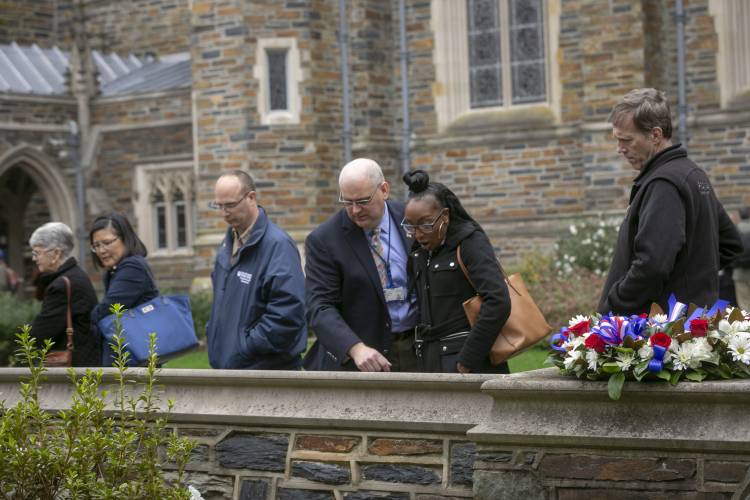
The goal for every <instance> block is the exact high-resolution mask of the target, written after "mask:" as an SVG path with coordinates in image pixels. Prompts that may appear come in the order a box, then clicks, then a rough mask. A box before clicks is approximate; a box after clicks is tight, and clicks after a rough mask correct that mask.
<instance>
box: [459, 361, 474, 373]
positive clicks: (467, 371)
mask: <svg viewBox="0 0 750 500" xmlns="http://www.w3.org/2000/svg"><path fill="white" fill-rule="evenodd" d="M456 369H457V370H458V373H471V370H469V369H468V368H466V367H465V366H464V365H462V364H461V363H456Z"/></svg>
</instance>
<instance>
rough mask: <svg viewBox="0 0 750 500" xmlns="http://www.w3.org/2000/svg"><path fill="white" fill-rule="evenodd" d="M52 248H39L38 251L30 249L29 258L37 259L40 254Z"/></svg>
mask: <svg viewBox="0 0 750 500" xmlns="http://www.w3.org/2000/svg"><path fill="white" fill-rule="evenodd" d="M52 250H54V248H45V249H44V250H40V251H38V252H37V251H36V250H32V251H31V258H32V259H38V258H39V257H41V255H42V254H43V253H47V252H50V251H52Z"/></svg>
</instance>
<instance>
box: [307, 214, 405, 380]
mask: <svg viewBox="0 0 750 500" xmlns="http://www.w3.org/2000/svg"><path fill="white" fill-rule="evenodd" d="M387 203H388V210H389V213H390V216H391V219H392V222H393V223H394V227H398V228H399V235H400V236H401V241H402V243H403V245H404V251H405V252H408V248H409V247H408V246H407V241H406V235H405V234H404V233H403V230H401V226H399V223H400V222H401V219H402V218H403V216H404V204H403V202H400V201H387ZM305 288H306V290H305V296H306V303H307V322H308V325H309V326H310V328H311V329H312V330H313V331H314V332H315V335H316V336H317V340H316V341H315V344H314V345H313V347H312V348H311V349H310V352H308V354H307V356H305V360H304V366H305V369H306V370H357V367H356V365H355V364H354V362H353V361H352V360H351V359H350V358H349V356H348V354H347V352H348V351H349V349H350V348H351V347H352V346H353V345H354V344H356V343H358V342H364V343H365V345H367V346H368V347H371V348H373V349H377V350H378V351H380V352H381V353H383V354H387V353H388V351H389V350H390V347H391V318H390V315H389V314H388V308H387V306H386V303H385V297H384V296H383V287H382V285H381V284H380V278H379V277H378V270H377V268H376V267H375V261H374V260H373V258H372V253H371V251H370V247H369V246H368V243H367V238H366V237H365V234H364V232H363V231H362V229H361V228H359V227H358V226H357V225H356V224H354V222H352V221H351V219H350V218H349V216H348V215H347V213H346V209H341V210H340V211H339V212H337V213H336V214H335V215H334V216H333V217H331V218H330V219H329V220H327V221H326V222H324V223H323V224H321V225H320V226H319V227H317V228H316V229H315V230H314V231H313V232H312V233H310V235H309V236H308V237H307V239H306V240H305Z"/></svg>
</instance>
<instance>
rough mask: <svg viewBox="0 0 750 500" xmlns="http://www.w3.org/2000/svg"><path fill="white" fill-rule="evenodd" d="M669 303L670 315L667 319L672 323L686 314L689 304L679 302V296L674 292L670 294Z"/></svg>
mask: <svg viewBox="0 0 750 500" xmlns="http://www.w3.org/2000/svg"><path fill="white" fill-rule="evenodd" d="M667 303H668V304H669V315H668V316H667V321H669V322H670V323H671V322H672V321H676V320H677V318H679V317H680V316H682V315H683V314H685V311H686V310H687V304H683V303H682V302H678V301H677V297H675V296H674V294H670V296H669V300H667Z"/></svg>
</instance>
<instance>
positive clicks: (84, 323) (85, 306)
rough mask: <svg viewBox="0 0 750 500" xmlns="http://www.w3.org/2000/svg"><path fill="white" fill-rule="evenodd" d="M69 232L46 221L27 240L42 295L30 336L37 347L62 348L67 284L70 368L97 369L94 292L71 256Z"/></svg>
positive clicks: (71, 246)
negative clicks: (47, 344) (49, 343)
mask: <svg viewBox="0 0 750 500" xmlns="http://www.w3.org/2000/svg"><path fill="white" fill-rule="evenodd" d="M74 241H75V240H74V238H73V231H71V229H70V228H69V227H68V226H67V225H65V224H63V223H62V222H48V223H47V224H44V225H43V226H40V227H39V228H37V229H36V230H35V231H34V232H33V233H32V234H31V238H30V239H29V246H31V259H32V260H33V261H34V263H35V264H36V266H37V268H38V269H39V275H38V276H39V277H38V280H37V285H38V288H39V290H40V291H41V294H42V308H41V310H40V311H39V314H37V316H36V318H34V321H33V323H32V324H31V336H32V337H34V338H36V340H37V344H38V346H39V347H41V346H42V345H43V344H44V341H45V340H46V339H49V340H51V341H52V342H53V343H54V344H53V346H52V350H54V351H61V350H64V349H65V348H66V344H67V336H66V333H65V330H66V328H67V311H68V294H67V290H66V285H65V280H64V279H63V278H68V280H69V281H70V292H71V293H70V309H71V314H72V318H73V347H74V349H73V366H99V365H100V364H101V341H100V339H99V335H98V334H97V332H96V331H92V330H91V321H90V315H91V310H92V309H93V308H94V306H96V292H94V287H93V285H92V284H91V280H90V279H89V277H88V276H87V275H86V272H85V271H84V270H83V269H81V268H80V266H79V265H78V262H76V259H75V257H73V247H74V245H75V243H74Z"/></svg>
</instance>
